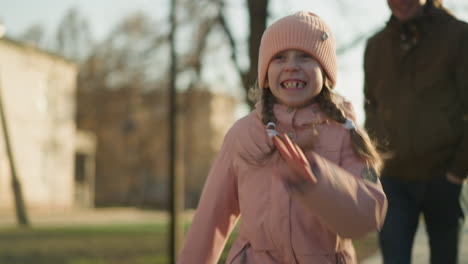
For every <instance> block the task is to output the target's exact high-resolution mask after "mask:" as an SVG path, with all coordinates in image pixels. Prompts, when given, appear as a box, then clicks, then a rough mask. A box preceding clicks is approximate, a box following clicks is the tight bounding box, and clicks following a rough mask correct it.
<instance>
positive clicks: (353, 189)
mask: <svg viewBox="0 0 468 264" xmlns="http://www.w3.org/2000/svg"><path fill="white" fill-rule="evenodd" d="M362 132H363V133H365V132H364V131H362ZM308 158H309V160H310V161H311V164H313V165H312V167H313V171H314V173H315V175H316V176H317V180H318V182H317V184H316V185H314V186H310V188H309V189H306V190H302V191H300V192H295V193H298V194H299V197H300V199H301V200H303V202H304V203H305V204H306V207H308V208H309V209H310V210H311V211H312V212H314V214H316V215H318V216H319V217H320V218H321V219H322V220H323V222H324V223H326V224H327V225H328V226H329V228H330V229H331V230H332V231H334V232H336V233H337V234H338V235H340V236H341V237H344V238H355V237H360V236H363V235H365V234H366V233H368V232H371V231H375V230H379V229H380V228H381V227H382V225H383V221H384V219H385V214H386V212H387V198H386V196H385V194H384V192H383V189H382V185H381V183H380V181H379V179H378V177H377V175H376V174H375V172H373V170H371V169H369V168H368V167H367V164H366V162H365V161H364V160H363V159H362V158H360V157H358V156H357V154H356V153H355V151H354V150H353V147H352V142H351V135H350V133H348V132H347V131H345V134H344V136H343V142H342V148H341V151H340V164H335V163H333V162H332V161H329V160H327V159H325V158H323V157H321V156H320V155H318V154H317V153H312V154H310V155H309V156H308Z"/></svg>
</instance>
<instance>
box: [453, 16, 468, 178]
mask: <svg viewBox="0 0 468 264" xmlns="http://www.w3.org/2000/svg"><path fill="white" fill-rule="evenodd" d="M455 71H456V83H457V89H458V94H459V98H460V99H461V105H462V113H461V116H460V118H461V119H462V122H463V136H462V140H461V143H460V144H459V145H458V149H457V151H456V153H455V158H454V160H453V163H452V165H451V167H450V168H449V171H450V172H452V173H454V174H455V175H456V176H457V177H459V178H462V179H465V178H466V177H467V174H468V25H467V24H464V30H463V33H462V41H460V52H459V56H458V63H457V65H456V69H455Z"/></svg>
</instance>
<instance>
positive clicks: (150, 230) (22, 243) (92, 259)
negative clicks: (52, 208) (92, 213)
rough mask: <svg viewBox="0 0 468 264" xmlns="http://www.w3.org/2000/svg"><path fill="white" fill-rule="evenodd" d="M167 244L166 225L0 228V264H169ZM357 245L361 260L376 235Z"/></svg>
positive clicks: (366, 253) (358, 242)
mask: <svg viewBox="0 0 468 264" xmlns="http://www.w3.org/2000/svg"><path fill="white" fill-rule="evenodd" d="M187 226H188V224H187V225H186V229H187ZM234 239H235V233H233V235H231V237H230V239H229V241H228V243H227V246H226V249H225V250H224V252H223V254H222V257H221V260H220V261H219V263H224V261H225V258H226V256H227V252H228V250H229V248H230V247H231V243H232V242H233V240H234ZM167 241H168V238H167V225H166V224H164V223H145V224H141V223H139V224H113V225H96V226H70V227H68V226H67V227H41V228H31V229H14V228H11V229H0V264H29V263H34V264H62V263H63V264H124V263H125V264H149V263H151V264H166V263H167V253H166V250H167ZM355 244H356V249H357V253H358V258H359V259H362V258H363V257H366V256H369V255H370V254H372V253H374V252H375V250H376V249H377V246H376V243H375V235H371V236H369V237H366V238H364V239H361V240H358V241H356V242H355Z"/></svg>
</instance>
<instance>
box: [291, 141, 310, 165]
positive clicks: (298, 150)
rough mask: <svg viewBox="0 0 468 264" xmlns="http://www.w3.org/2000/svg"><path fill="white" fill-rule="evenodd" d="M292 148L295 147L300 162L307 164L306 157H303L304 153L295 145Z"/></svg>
mask: <svg viewBox="0 0 468 264" xmlns="http://www.w3.org/2000/svg"><path fill="white" fill-rule="evenodd" d="M294 146H295V147H296V150H297V152H298V153H299V156H300V157H301V160H302V162H303V163H304V164H308V163H309V162H308V160H307V158H306V156H305V155H304V152H303V151H302V150H301V148H300V147H299V146H298V145H297V144H294Z"/></svg>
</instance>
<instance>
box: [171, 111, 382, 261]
mask: <svg viewBox="0 0 468 264" xmlns="http://www.w3.org/2000/svg"><path fill="white" fill-rule="evenodd" d="M348 109H350V107H348ZM274 113H275V116H276V118H277V126H278V131H279V132H284V133H288V134H289V135H290V136H291V138H292V139H293V141H295V142H297V144H299V145H300V146H301V148H302V149H303V150H304V153H305V155H306V156H307V158H308V159H309V161H310V162H311V164H314V165H316V166H317V170H316V171H314V172H315V173H316V176H317V178H318V183H317V184H316V185H313V186H310V185H304V188H301V190H302V191H301V192H297V191H294V190H291V188H289V187H288V185H287V184H285V183H284V182H283V181H282V180H281V176H280V175H281V174H286V173H291V171H290V170H289V168H288V166H287V164H286V163H285V162H284V161H283V160H282V159H281V157H280V154H279V153H278V151H276V152H274V153H273V154H272V156H271V157H270V158H269V159H268V160H266V161H265V162H264V163H263V164H262V165H261V166H260V165H259V164H254V163H255V160H256V159H257V160H258V158H259V157H263V156H264V154H265V153H269V152H270V151H271V149H272V146H273V143H272V142H271V140H270V139H269V138H268V136H267V133H266V130H265V126H264V125H263V124H262V122H261V111H260V109H259V108H256V110H255V111H253V112H252V113H251V114H249V115H248V116H246V117H244V118H242V119H240V120H239V121H238V122H236V124H234V126H233V127H232V128H231V129H230V130H229V132H228V134H227V135H226V137H225V140H224V144H223V147H222V148H221V150H220V152H219V154H218V157H217V159H216V161H215V162H214V164H213V167H212V169H211V171H210V173H209V175H208V179H207V181H206V183H205V186H204V189H203V194H202V196H201V199H200V202H199V205H198V208H197V211H196V213H195V216H194V219H193V222H192V226H191V227H190V230H189V232H188V234H187V237H186V239H185V243H184V248H183V250H182V252H181V253H180V256H179V259H178V262H177V263H179V264H192V263H195V264H214V263H217V262H218V259H219V256H220V254H221V252H222V250H223V248H224V245H225V243H226V240H227V238H228V236H229V234H230V232H231V230H232V229H233V227H234V225H235V223H236V221H237V219H238V218H239V216H241V215H242V219H241V223H240V226H239V232H238V237H237V239H236V241H235V242H234V244H233V246H232V248H231V250H230V253H229V255H228V259H227V262H226V263H229V264H240V263H242V264H260V263H261V264H283V263H288V264H289V263H298V264H305V263H342V264H345V263H346V264H354V263H356V256H355V253H354V249H353V246H352V242H351V239H352V238H355V237H359V236H362V235H364V234H365V233H367V232H370V231H374V230H377V229H379V228H380V227H381V226H382V224H383V220H384V216H385V213H386V208H387V200H386V197H385V194H384V192H383V190H382V186H381V184H380V182H379V180H378V179H375V178H374V181H368V180H366V179H365V178H363V176H362V173H363V172H365V171H367V170H366V168H367V165H366V162H365V161H364V160H362V159H361V158H360V157H358V156H357V155H356V154H355V152H354V150H353V148H352V143H351V135H350V133H349V130H347V129H346V128H344V127H343V125H342V124H338V123H336V122H334V121H332V120H329V119H328V118H327V117H325V115H324V114H323V113H322V112H321V111H320V110H319V108H318V105H311V106H308V107H305V108H302V109H287V108H286V107H285V106H282V105H275V107H274ZM349 113H350V116H351V115H352V114H351V111H349ZM314 127H315V128H316V130H317V132H318V136H317V138H316V140H315V141H314V146H312V145H310V144H309V142H310V141H311V138H313V134H314V132H313V131H314V129H313V128H314Z"/></svg>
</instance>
